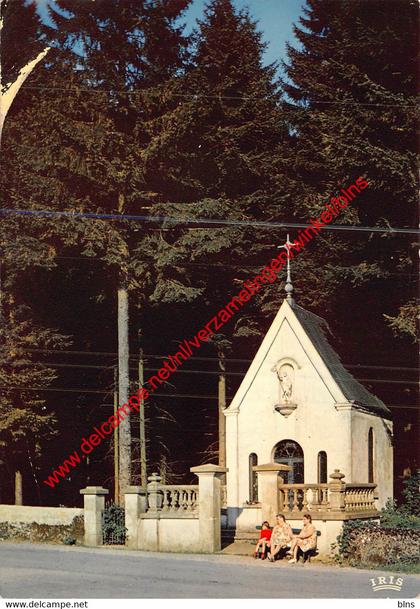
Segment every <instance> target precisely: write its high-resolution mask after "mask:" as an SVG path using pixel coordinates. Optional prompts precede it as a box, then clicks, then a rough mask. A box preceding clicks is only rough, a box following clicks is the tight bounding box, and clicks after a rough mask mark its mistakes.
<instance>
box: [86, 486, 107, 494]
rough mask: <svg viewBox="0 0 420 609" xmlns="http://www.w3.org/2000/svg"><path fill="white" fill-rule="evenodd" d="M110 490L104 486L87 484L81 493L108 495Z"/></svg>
mask: <svg viewBox="0 0 420 609" xmlns="http://www.w3.org/2000/svg"><path fill="white" fill-rule="evenodd" d="M108 493H109V490H108V489H107V488H103V487H102V486H87V487H86V488H82V490H81V491H80V494H81V495H108Z"/></svg>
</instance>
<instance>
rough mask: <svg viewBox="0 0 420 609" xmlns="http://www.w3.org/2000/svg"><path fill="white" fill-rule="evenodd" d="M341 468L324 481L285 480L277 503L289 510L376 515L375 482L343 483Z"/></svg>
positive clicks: (296, 511) (288, 511)
mask: <svg viewBox="0 0 420 609" xmlns="http://www.w3.org/2000/svg"><path fill="white" fill-rule="evenodd" d="M343 477H344V475H343V474H341V472H339V470H335V471H334V473H333V474H332V475H331V478H332V479H333V481H332V482H329V483H325V484H283V483H282V482H281V481H280V483H279V487H278V507H279V510H280V511H282V512H286V513H295V514H296V513H303V512H306V511H308V512H309V511H310V512H311V513H314V512H315V513H316V512H323V513H325V512H330V513H331V512H334V513H337V512H338V513H343V512H344V513H346V514H356V515H357V514H363V515H365V516H366V515H375V513H376V512H377V509H376V505H375V499H376V497H375V489H376V484H370V483H369V484H364V483H344V482H342V478H343Z"/></svg>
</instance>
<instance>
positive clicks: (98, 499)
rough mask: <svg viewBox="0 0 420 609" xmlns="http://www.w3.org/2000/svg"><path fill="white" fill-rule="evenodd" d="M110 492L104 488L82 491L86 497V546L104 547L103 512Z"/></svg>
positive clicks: (87, 488) (92, 487)
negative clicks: (106, 497)
mask: <svg viewBox="0 0 420 609" xmlns="http://www.w3.org/2000/svg"><path fill="white" fill-rule="evenodd" d="M108 492H109V491H108V490H107V489H106V488H102V486H87V487H86V488H84V489H82V490H81V491H80V494H81V495H83V496H84V497H83V499H84V506H83V507H84V522H85V536H84V545H85V546H101V545H102V512H103V511H104V508H105V495H108Z"/></svg>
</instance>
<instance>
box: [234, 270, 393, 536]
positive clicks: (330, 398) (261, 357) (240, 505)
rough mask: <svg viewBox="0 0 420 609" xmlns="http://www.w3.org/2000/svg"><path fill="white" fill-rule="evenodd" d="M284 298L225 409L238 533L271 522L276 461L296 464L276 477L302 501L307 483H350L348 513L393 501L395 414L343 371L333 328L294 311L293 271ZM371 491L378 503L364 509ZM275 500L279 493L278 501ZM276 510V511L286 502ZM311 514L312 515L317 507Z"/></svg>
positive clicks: (293, 508)
mask: <svg viewBox="0 0 420 609" xmlns="http://www.w3.org/2000/svg"><path fill="white" fill-rule="evenodd" d="M286 293H287V297H286V298H285V300H284V302H283V304H282V305H281V307H280V309H279V311H278V313H277V315H276V317H275V319H274V321H273V323H272V324H271V327H270V329H269V331H268V333H267V334H266V336H265V338H264V340H263V342H262V344H261V346H260V348H259V349H258V352H257V354H256V355H255V357H254V360H253V361H252V364H251V365H250V367H249V369H248V371H247V373H246V375H245V377H244V379H243V381H242V383H241V385H240V387H239V389H238V391H237V393H236V395H235V396H234V398H233V400H232V402H231V404H230V405H229V406H228V407H227V408H226V409H225V411H224V414H225V417H226V467H227V474H226V493H227V501H226V506H227V518H228V526H229V527H232V528H235V529H236V530H237V531H238V530H240V529H241V528H242V529H247V530H251V529H252V528H255V525H257V524H261V520H260V519H261V517H262V516H264V514H265V515H267V514H271V515H273V513H274V512H273V511H271V512H270V511H267V510H264V509H263V510H262V511H261V507H262V508H264V506H263V505H261V502H264V498H263V497H261V485H262V484H263V482H264V480H263V475H262V474H263V473H264V472H265V471H267V470H270V468H271V471H273V470H274V469H275V464H283V466H285V465H286V466H289V467H288V468H284V467H283V470H286V469H287V470H288V471H278V472H277V474H280V476H281V480H280V482H281V483H284V484H288V485H292V486H291V487H288V493H289V496H290V493H291V492H292V491H293V490H295V489H297V491H296V493H295V497H299V493H300V497H304V498H305V497H306V494H305V495H304V494H303V493H304V491H305V490H306V488H307V485H318V486H317V487H316V488H317V489H318V490H317V492H319V493H320V492H322V489H323V488H324V487H323V486H322V485H324V486H325V488H327V483H331V482H332V481H334V477H335V479H336V480H335V481H336V482H337V481H338V483H339V484H340V482H341V479H342V481H343V485H342V488H343V489H344V490H343V494H344V495H346V497H347V499H343V507H342V510H343V512H345V511H346V510H347V511H349V510H354V509H356V511H359V512H360V513H361V514H362V515H363V513H365V512H366V510H367V512H366V514H368V513H370V512H369V510H372V509H373V499H374V500H375V509H378V508H379V509H380V508H381V507H383V506H384V505H385V503H386V501H387V499H388V498H391V497H392V496H393V447H392V422H391V415H390V411H389V409H388V408H387V407H386V406H385V404H384V403H383V402H382V401H381V400H380V399H379V398H377V397H376V396H375V395H373V394H371V393H370V392H369V391H368V390H367V389H366V388H365V387H363V385H361V384H360V383H359V382H358V381H357V380H356V379H355V378H354V377H353V376H352V375H351V374H350V373H349V372H348V371H347V370H346V369H345V368H344V366H343V365H342V363H341V361H340V359H339V356H338V355H337V354H336V353H335V351H334V350H333V348H332V347H331V345H330V344H329V343H328V341H327V333H328V331H329V330H328V325H327V323H326V321H325V320H323V319H322V318H320V317H318V316H317V315H314V314H313V313H311V312H310V311H307V310H305V309H303V308H302V307H300V306H299V305H298V304H296V302H295V301H294V299H293V286H292V283H291V281H290V270H289V269H288V277H287V282H286ZM278 469H279V470H281V468H280V467H279V468H278ZM334 472H335V474H334ZM331 474H333V475H332V476H331ZM266 480H267V478H266ZM272 480H274V481H276V478H272ZM344 483H346V484H345V485H344ZM272 484H273V482H272ZM274 484H275V485H277V483H276V482H274ZM294 485H296V486H294ZM370 492H371V498H372V501H370V503H369V506H368V507H367V508H366V506H367V505H368V503H367V497H368V495H369V493H370ZM277 493H278V489H277V488H275V489H273V492H272V497H275V498H276V502H277V497H278V495H277ZM292 495H293V493H292ZM267 496H269V495H267V492H266V491H265V497H267ZM325 497H327V495H325ZM350 497H351V500H350V499H349V498H350ZM273 501H274V499H273ZM314 501H315V500H314V498H312V502H314ZM344 501H347V503H346V504H345V505H344ZM317 502H318V503H323V507H322V508H320V507H319V505H318V511H319V513H320V514H321V512H322V514H324V516H323V517H325V514H326V513H327V512H328V510H329V509H330V507H329V504H328V502H327V500H326V499H325V501H323V502H322V501H320V500H319V499H317ZM304 503H305V502H304ZM354 506H355V507H354ZM272 507H273V510H275V509H278V503H276V506H272ZM282 507H283V509H284V507H285V506H284V505H283V506H281V505H280V509H282ZM301 507H302V506H301V505H300V506H298V505H297V502H295V504H294V506H292V505H290V504H289V505H288V506H286V509H287V510H289V511H290V513H292V512H298V510H300V508H301ZM304 507H306V509H309V510H310V508H311V505H310V504H309V505H306V506H305V505H304ZM251 508H254V509H251ZM257 508H259V509H257ZM363 510H364V511H365V512H364V511H363ZM297 517H298V514H296V518H297ZM299 517H301V514H299ZM353 517H355V515H354V516H353ZM320 518H321V516H320Z"/></svg>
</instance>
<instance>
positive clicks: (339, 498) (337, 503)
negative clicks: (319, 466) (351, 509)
mask: <svg viewBox="0 0 420 609" xmlns="http://www.w3.org/2000/svg"><path fill="white" fill-rule="evenodd" d="M330 478H331V479H332V482H329V484H328V502H329V509H330V510H331V511H332V512H337V511H338V512H344V509H345V502H344V495H345V490H346V485H345V483H344V482H342V480H343V478H344V474H343V473H342V472H340V470H339V469H335V470H334V471H333V473H332V474H330Z"/></svg>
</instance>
